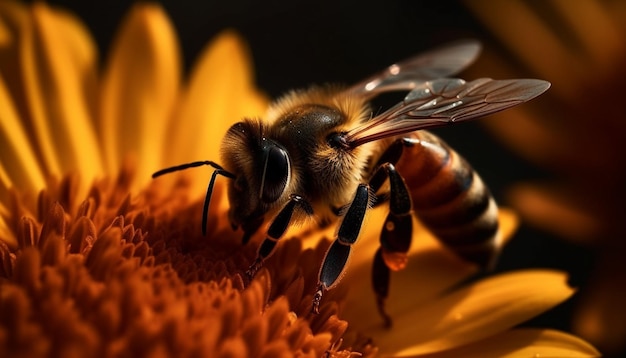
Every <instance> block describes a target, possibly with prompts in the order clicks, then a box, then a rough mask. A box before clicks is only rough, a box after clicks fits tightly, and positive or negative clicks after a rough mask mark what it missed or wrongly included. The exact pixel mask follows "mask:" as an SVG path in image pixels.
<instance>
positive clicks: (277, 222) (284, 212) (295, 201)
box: [246, 194, 313, 279]
mask: <svg viewBox="0 0 626 358" xmlns="http://www.w3.org/2000/svg"><path fill="white" fill-rule="evenodd" d="M298 207H299V208H301V209H302V210H303V211H304V212H305V213H306V214H307V215H309V216H310V215H313V208H312V207H311V205H310V204H309V203H308V202H307V201H306V200H305V199H304V198H302V197H301V196H300V195H296V194H292V195H291V197H290V200H289V201H288V202H287V204H286V205H285V206H284V207H283V208H282V209H281V210H280V212H279V213H278V215H276V216H275V217H274V219H273V220H272V223H271V224H270V227H269V228H268V229H267V237H266V238H265V240H263V242H262V243H261V246H259V250H258V251H257V257H256V259H255V260H254V262H253V263H252V265H250V267H249V268H248V270H247V271H246V275H247V276H248V278H249V279H252V278H254V275H256V273H257V271H259V269H260V268H261V266H263V261H265V259H267V258H268V257H270V255H271V254H272V253H274V249H275V248H276V244H277V243H278V240H279V239H280V238H281V237H282V236H283V235H284V234H285V231H287V227H289V223H290V222H291V218H292V217H293V214H294V211H295V210H296V208H298Z"/></svg>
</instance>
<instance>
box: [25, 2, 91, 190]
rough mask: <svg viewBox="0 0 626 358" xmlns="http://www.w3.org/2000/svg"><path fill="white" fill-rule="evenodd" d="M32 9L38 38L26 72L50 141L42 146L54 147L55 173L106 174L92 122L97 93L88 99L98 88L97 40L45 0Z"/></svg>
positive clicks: (42, 131) (38, 123)
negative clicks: (94, 100)
mask: <svg viewBox="0 0 626 358" xmlns="http://www.w3.org/2000/svg"><path fill="white" fill-rule="evenodd" d="M32 10H33V20H34V38H33V39H32V40H33V43H32V44H30V45H32V47H30V46H27V47H25V48H24V51H25V52H24V54H25V56H24V58H23V60H24V64H25V66H24V67H25V68H24V75H25V78H26V79H27V81H28V82H27V85H26V86H27V87H26V90H27V93H28V96H29V100H30V102H31V107H32V108H33V112H32V115H33V121H34V123H35V127H36V128H37V131H36V133H37V135H38V139H39V140H40V141H42V142H46V143H49V144H46V147H42V151H46V150H48V148H47V147H48V145H51V146H52V147H53V148H54V150H52V151H51V154H50V155H52V153H54V156H55V160H56V161H57V164H58V165H59V168H58V170H59V171H58V172H54V171H53V172H52V173H53V174H56V175H59V174H61V173H67V172H71V171H78V172H80V173H81V175H82V176H84V177H85V178H94V177H96V176H97V175H100V174H101V173H102V161H101V157H100V152H99V149H98V142H97V139H96V135H95V131H94V128H93V123H92V122H91V118H92V116H93V108H90V105H93V98H88V96H89V95H92V96H93V94H94V90H95V88H94V87H95V82H94V80H95V75H96V61H97V54H96V50H95V45H94V43H93V41H92V40H91V38H90V37H89V36H88V34H87V32H86V29H85V28H84V26H83V25H82V24H80V23H79V22H78V20H76V19H75V18H73V17H72V16H71V15H69V14H68V13H65V12H62V11H60V10H53V9H51V8H49V7H48V6H47V5H46V4H44V3H37V4H35V5H33V8H32ZM43 137H49V138H46V139H43ZM49 139H50V140H51V141H50V142H48V140H49ZM50 150H51V149H50ZM42 154H43V155H44V156H45V157H48V153H46V152H44V153H42ZM48 158H49V157H48ZM85 189H86V188H85Z"/></svg>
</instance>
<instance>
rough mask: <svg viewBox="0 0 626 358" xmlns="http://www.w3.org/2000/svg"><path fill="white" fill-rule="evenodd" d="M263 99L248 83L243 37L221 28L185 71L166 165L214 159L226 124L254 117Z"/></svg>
mask: <svg viewBox="0 0 626 358" xmlns="http://www.w3.org/2000/svg"><path fill="white" fill-rule="evenodd" d="M266 108H267V100H265V98H264V97H263V96H262V95H260V94H259V93H258V92H257V91H256V90H255V89H254V85H253V71H252V60H251V59H250V55H249V53H248V50H247V48H246V46H245V45H244V43H243V40H242V39H241V38H240V37H239V36H238V35H237V34H235V33H234V32H232V31H226V32H223V33H222V34H220V35H219V36H218V37H216V38H215V39H214V40H213V42H212V43H210V44H209V46H207V47H206V49H205V50H204V52H203V53H202V55H201V56H200V59H199V60H198V61H197V63H196V65H195V66H194V68H193V69H192V71H191V77H190V82H189V85H188V88H187V90H186V91H185V94H184V96H183V99H182V101H181V105H180V107H179V110H178V112H177V115H176V116H175V118H173V121H172V123H171V125H170V133H172V136H171V140H170V141H169V143H168V144H167V145H166V147H165V153H164V154H165V157H166V159H165V163H166V164H167V165H171V164H177V163H180V162H186V161H194V160H204V159H210V160H215V161H219V146H220V143H221V140H222V137H223V136H224V134H225V133H226V130H227V129H228V128H229V127H230V126H231V125H232V124H234V123H235V122H238V121H240V120H241V119H242V118H244V117H246V116H247V117H257V116H260V115H262V114H263V113H264V111H265V109H266Z"/></svg>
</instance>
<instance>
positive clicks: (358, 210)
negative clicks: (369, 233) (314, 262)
mask: <svg viewBox="0 0 626 358" xmlns="http://www.w3.org/2000/svg"><path fill="white" fill-rule="evenodd" d="M371 194H372V192H371V191H370V188H369V186H368V185H367V184H359V186H358V187H357V190H356V193H355V195H354V199H352V202H351V203H350V206H349V207H348V210H347V211H346V213H345V215H344V217H343V220H342V221H341V224H340V225H339V230H338V231H337V238H336V239H335V241H334V242H333V243H332V244H331V246H330V248H329V249H328V251H327V252H326V256H325V257H324V261H323V262H322V268H321V269H320V273H319V278H318V288H317V291H316V292H315V295H314V296H313V306H312V308H311V311H313V312H314V313H319V305H320V301H321V300H322V295H323V294H324V292H325V291H327V290H329V289H331V288H332V287H334V286H335V285H336V284H337V283H338V282H339V280H340V278H341V275H342V273H343V271H344V270H345V268H346V264H347V263H348V258H349V257H350V253H351V251H352V245H353V244H354V243H355V242H356V240H357V239H358V237H359V232H360V231H361V226H362V225H363V220H364V218H365V212H366V211H367V209H368V208H369V207H370V202H371Z"/></svg>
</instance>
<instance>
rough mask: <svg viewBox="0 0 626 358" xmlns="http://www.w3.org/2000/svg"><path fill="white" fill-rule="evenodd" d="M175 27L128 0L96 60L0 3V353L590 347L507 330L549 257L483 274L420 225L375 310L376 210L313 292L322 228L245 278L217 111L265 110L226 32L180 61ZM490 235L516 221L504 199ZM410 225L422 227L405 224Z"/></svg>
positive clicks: (250, 254)
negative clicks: (215, 173)
mask: <svg viewBox="0 0 626 358" xmlns="http://www.w3.org/2000/svg"><path fill="white" fill-rule="evenodd" d="M180 57H181V55H180V49H179V48H178V43H177V39H176V35H175V33H174V30H173V26H172V24H171V23H170V21H169V19H168V17H167V15H166V14H165V13H164V11H163V10H162V8H161V7H160V6H159V5H155V4H149V3H148V4H145V3H142V4H136V5H133V6H132V8H131V9H130V11H129V13H128V15H127V17H126V18H125V19H124V21H123V22H122V24H121V26H120V29H119V31H118V33H117V35H116V36H115V38H114V41H113V43H112V46H111V50H110V53H108V55H107V56H106V59H105V61H104V63H103V64H100V63H99V60H98V58H99V56H98V51H97V49H96V46H95V44H94V41H93V39H92V38H91V36H90V35H89V33H88V31H87V30H86V27H85V25H84V24H83V23H81V21H80V20H79V19H78V18H76V17H75V16H74V15H73V14H71V13H69V12H68V11H66V10H64V9H60V8H57V7H53V6H50V5H47V4H45V3H39V2H35V3H33V4H32V5H24V4H21V3H18V2H14V1H3V2H0V136H1V141H0V145H1V146H2V147H1V150H0V356H2V357H85V356H102V357H129V356H133V357H134V356H138V357H168V356H172V357H292V356H294V357H322V356H328V357H351V356H398V357H409V356H410V357H415V356H418V357H421V356H423V357H461V356H464V357H541V356H568V357H594V356H598V355H599V353H598V351H596V350H595V348H594V347H593V346H591V345H589V344H588V343H586V342H585V341H583V340H581V339H579V338H577V337H575V336H573V335H570V334H568V333H565V332H559V331H555V330H551V329H549V328H545V329H541V328H537V329H534V328H519V327H518V326H519V325H520V324H522V323H523V322H525V321H527V320H528V319H530V318H532V317H534V316H536V315H538V314H541V313H542V312H544V311H546V310H548V309H550V308H551V307H554V306H555V305H557V304H559V303H560V302H563V301H564V300H566V299H568V298H569V297H570V296H571V295H572V294H573V293H574V289H573V288H571V287H569V286H568V285H567V284H566V280H567V277H566V275H565V274H564V273H562V272H556V271H549V270H524V271H516V272H510V273H504V274H499V275H496V276H492V277H489V278H484V279H480V280H476V281H472V283H469V284H466V285H458V284H459V283H461V282H463V281H466V280H467V279H468V278H469V277H471V276H472V275H474V274H475V273H476V271H477V269H476V268H475V267H473V266H472V265H470V264H467V263H464V262H462V261H460V260H459V259H457V258H456V257H455V256H453V255H452V254H451V253H449V252H448V251H446V250H444V249H443V248H441V247H440V246H439V244H438V243H437V242H436V241H435V239H434V238H433V237H431V236H430V235H428V234H427V232H426V231H425V230H417V232H416V234H415V236H416V237H415V238H414V244H413V246H412V248H411V251H410V262H409V265H408V267H407V268H406V269H405V270H404V271H401V272H398V273H397V274H394V276H393V277H392V287H391V293H390V297H389V299H388V307H389V313H390V315H391V316H392V317H393V318H394V324H393V327H392V328H391V329H387V328H384V327H383V324H382V320H381V319H380V317H378V315H377V312H376V305H375V298H374V295H373V293H372V292H371V288H370V284H369V279H364V278H369V272H370V270H371V258H372V257H373V255H374V251H375V250H376V248H377V245H378V237H377V236H378V231H379V230H378V228H380V227H381V225H382V222H383V220H384V217H385V210H384V208H376V209H374V210H373V212H372V213H371V215H370V219H369V222H368V225H367V227H366V229H365V230H364V232H363V233H362V237H361V238H360V241H359V243H358V244H357V247H356V250H355V251H356V253H355V255H353V257H352V258H351V261H350V268H349V271H348V273H347V275H346V276H345V277H344V278H343V279H342V281H341V283H340V284H339V287H337V288H335V289H333V290H331V291H329V292H328V293H327V294H326V295H325V296H324V298H323V300H322V302H321V305H320V313H319V314H313V313H311V301H312V298H313V294H314V291H315V287H316V283H317V273H318V270H319V265H320V263H321V261H322V258H323V256H324V254H325V252H326V249H327V248H328V247H329V245H330V242H331V239H332V229H325V230H321V229H316V228H294V229H293V230H291V231H290V232H289V236H290V237H289V238H285V239H282V240H281V242H280V244H279V247H278V250H277V253H276V254H275V255H273V256H272V257H270V258H269V259H268V260H267V262H266V263H265V265H264V268H263V269H261V271H259V272H258V274H257V275H256V276H255V278H254V279H252V280H249V279H247V278H246V276H245V271H246V269H247V268H248V266H249V264H250V263H251V262H252V260H253V259H254V257H255V255H256V247H257V246H258V240H254V239H253V241H252V242H251V243H249V244H247V245H242V244H241V235H240V233H237V232H234V231H233V230H232V229H231V228H230V226H229V223H228V219H227V214H226V210H227V208H228V201H227V198H226V195H225V191H224V184H223V182H222V181H220V180H218V182H217V184H216V187H215V191H214V193H213V195H214V197H213V200H212V204H211V207H210V211H209V224H210V225H209V229H208V232H207V235H206V236H203V235H202V234H201V232H200V230H199V228H200V221H201V216H202V204H203V199H204V198H203V194H204V191H205V189H206V183H207V181H208V177H209V176H210V171H203V170H200V169H196V170H194V171H193V173H189V172H182V173H177V174H172V175H169V176H166V177H162V178H159V179H158V180H152V179H151V178H150V175H151V174H152V173H153V172H155V171H156V170H158V169H161V168H163V167H166V166H169V165H172V164H178V163H184V162H190V161H193V160H204V159H214V158H218V157H219V143H220V139H221V137H222V135H223V134H224V133H225V131H226V130H227V128H228V127H229V126H230V125H231V124H233V123H234V122H236V121H238V120H240V119H241V118H243V117H246V116H248V117H254V116H262V115H263V113H264V111H265V109H266V107H267V105H268V100H267V98H266V97H265V96H264V95H263V93H262V92H261V91H259V90H258V89H257V88H256V87H255V86H254V83H253V73H252V69H251V60H250V58H249V54H248V53H247V51H246V47H245V44H244V43H243V41H242V39H240V38H239V37H238V36H237V34H235V33H234V32H232V31H225V32H223V33H221V34H220V35H218V36H217V37H216V38H215V39H214V40H213V41H212V43H211V44H209V45H208V46H207V48H206V49H205V51H203V52H202V54H201V55H200V56H199V58H198V59H197V62H196V64H195V66H194V67H193V68H192V69H191V71H190V74H189V76H188V78H182V77H183V76H182V69H181V62H182V61H181V58H180ZM501 224H502V228H503V236H504V239H505V240H506V239H508V238H510V237H511V235H512V233H513V231H514V230H515V226H516V218H515V215H514V214H513V213H511V212H510V211H507V210H503V211H502V214H501ZM416 225H418V224H417V223H416Z"/></svg>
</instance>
